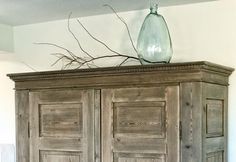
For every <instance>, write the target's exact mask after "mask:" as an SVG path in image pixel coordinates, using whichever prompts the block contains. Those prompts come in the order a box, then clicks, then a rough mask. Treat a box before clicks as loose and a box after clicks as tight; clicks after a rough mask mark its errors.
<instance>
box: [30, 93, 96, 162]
mask: <svg viewBox="0 0 236 162" xmlns="http://www.w3.org/2000/svg"><path fill="white" fill-rule="evenodd" d="M64 95H66V96H65V97H63V96H64ZM29 103H30V127H31V137H30V162H44V161H46V162H55V161H63V162H71V161H76V162H77V161H78V160H79V161H85V162H93V161H94V118H93V116H94V91H93V90H86V91H85V90H69V91H68V90H56V91H41V92H30V96H29ZM45 150H47V151H45ZM41 152H42V153H43V155H42V154H41ZM52 152H56V154H51V153H52ZM75 152H77V154H76V155H74V153H75Z"/></svg>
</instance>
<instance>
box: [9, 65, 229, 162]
mask: <svg viewBox="0 0 236 162" xmlns="http://www.w3.org/2000/svg"><path fill="white" fill-rule="evenodd" d="M232 71H233V69H232V68H228V67H224V66H220V65H216V64H213V63H209V62H193V63H176V64H160V65H150V66H129V67H113V68H97V69H81V70H66V71H52V72H38V73H25V74H11V75H9V76H10V77H11V79H13V80H14V81H15V87H16V90H17V91H16V120H17V121H18V122H17V124H16V127H17V134H18V137H17V142H16V143H17V162H179V161H181V162H227V93H228V91H227V86H228V76H229V75H230V74H231V72H232ZM29 119H30V120H29ZM29 121H30V123H29ZM29 127H30V130H29V129H28V128H29ZM180 155H181V156H180Z"/></svg>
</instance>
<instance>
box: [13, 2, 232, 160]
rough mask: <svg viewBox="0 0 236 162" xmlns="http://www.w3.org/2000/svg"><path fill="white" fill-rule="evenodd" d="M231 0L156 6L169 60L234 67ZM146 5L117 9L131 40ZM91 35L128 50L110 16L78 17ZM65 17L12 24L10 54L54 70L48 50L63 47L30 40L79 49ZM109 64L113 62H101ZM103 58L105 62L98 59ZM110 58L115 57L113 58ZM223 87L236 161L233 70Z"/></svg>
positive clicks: (92, 48)
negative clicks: (226, 88)
mask: <svg viewBox="0 0 236 162" xmlns="http://www.w3.org/2000/svg"><path fill="white" fill-rule="evenodd" d="M235 11H236V1H235V0H218V1H213V2H206V3H196V4H189V5H180V6H171V7H163V8H160V13H161V14H162V15H163V16H164V17H165V19H166V21H167V23H168V26H169V29H170V33H171V37H172V41H173V48H174V55H173V59H172V62H184V61H195V60H208V61H212V62H215V63H219V64H223V65H227V66H231V67H236V62H235V60H236V55H235V51H236V32H235V29H236V21H235V20H236V12H235ZM147 13H148V10H142V11H131V12H125V13H120V15H121V16H122V17H123V18H124V19H125V21H126V22H127V23H128V25H129V27H130V30H131V33H132V36H133V39H134V40H135V44H136V40H137V35H138V32H139V29H140V27H141V24H142V22H143V19H144V18H145V16H146V14H147ZM81 21H82V22H83V23H84V25H85V26H86V27H87V29H88V30H89V31H90V32H91V33H93V35H94V36H96V37H97V38H99V39H101V40H103V41H104V42H106V43H107V44H108V45H109V46H111V47H112V48H113V49H115V50H117V51H120V52H124V53H130V54H134V52H133V50H132V48H131V46H130V43H129V40H128V38H127V33H126V31H125V28H124V26H123V25H122V23H121V22H120V21H119V20H118V19H117V18H116V17H115V16H114V15H113V14H110V15H99V16H92V17H85V18H81ZM66 25H67V22H66V20H62V21H54V22H47V23H40V24H33V25H25V26H18V27H15V28H14V34H15V51H16V55H17V56H19V57H20V59H21V60H24V61H25V62H26V63H27V64H29V65H30V66H32V67H34V68H35V69H37V70H52V69H59V68H60V66H61V65H60V64H59V65H58V66H54V67H51V66H50V65H51V64H52V63H53V62H54V61H55V60H56V58H55V57H54V56H51V55H50V53H54V52H63V51H61V50H59V49H57V48H54V47H50V46H42V45H35V44H33V43H34V42H50V43H56V44H58V45H61V46H64V47H66V48H68V49H70V50H72V51H73V52H75V53H78V54H79V48H78V46H77V44H76V42H75V40H74V39H73V38H72V36H71V35H70V34H69V32H68V31H67V28H66ZM71 27H72V30H73V31H74V32H75V34H76V35H77V36H78V38H79V40H81V43H82V45H83V46H84V48H85V49H87V50H88V51H89V52H91V53H93V54H94V55H101V54H109V53H108V52H107V51H106V50H105V49H104V48H103V47H101V46H99V45H98V44H97V43H95V42H94V41H92V40H91V39H90V38H89V37H88V35H87V34H86V33H85V32H84V31H83V30H82V29H81V27H80V26H79V24H78V23H76V21H75V20H71ZM102 62H103V65H105V66H111V65H112V64H114V62H111V61H110V60H109V61H107V60H105V61H102ZM104 62H105V63H104ZM115 62H116V61H115ZM230 83H231V85H230V91H229V95H230V97H229V162H234V161H236V154H235V152H236V141H235V140H233V137H234V136H236V127H235V124H234V123H236V118H235V117H234V116H235V114H236V109H235V108H234V107H235V106H236V101H235V100H233V97H234V96H236V73H234V74H233V75H232V76H231V78H230Z"/></svg>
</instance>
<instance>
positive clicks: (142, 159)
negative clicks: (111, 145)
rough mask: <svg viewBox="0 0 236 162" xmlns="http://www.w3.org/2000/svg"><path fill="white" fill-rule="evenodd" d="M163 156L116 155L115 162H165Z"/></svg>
mask: <svg viewBox="0 0 236 162" xmlns="http://www.w3.org/2000/svg"><path fill="white" fill-rule="evenodd" d="M165 161H166V160H165V155H161V154H129V153H128V154H125V153H123V154H122V153H121V154H115V155H114V162H165Z"/></svg>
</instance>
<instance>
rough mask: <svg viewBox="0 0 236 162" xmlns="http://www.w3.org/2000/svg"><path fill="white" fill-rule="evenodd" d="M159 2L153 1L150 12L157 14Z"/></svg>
mask: <svg viewBox="0 0 236 162" xmlns="http://www.w3.org/2000/svg"><path fill="white" fill-rule="evenodd" d="M157 9H158V4H157V3H151V4H150V13H153V14H157Z"/></svg>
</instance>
